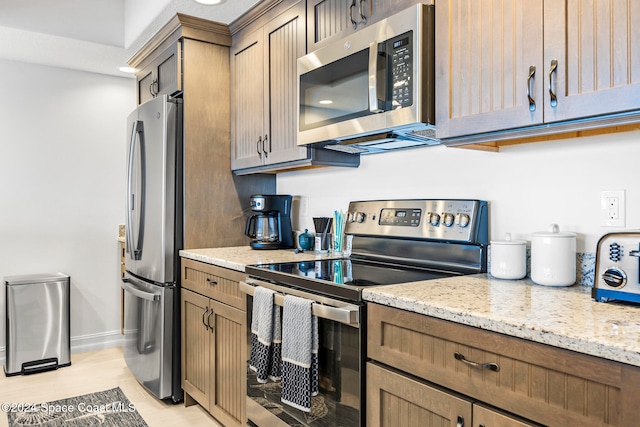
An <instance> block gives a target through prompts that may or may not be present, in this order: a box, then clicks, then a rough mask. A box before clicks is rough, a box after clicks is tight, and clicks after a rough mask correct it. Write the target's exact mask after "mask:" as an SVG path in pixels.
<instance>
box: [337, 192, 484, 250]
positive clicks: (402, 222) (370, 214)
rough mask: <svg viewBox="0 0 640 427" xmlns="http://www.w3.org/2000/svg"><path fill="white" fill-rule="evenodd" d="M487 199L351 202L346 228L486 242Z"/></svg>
mask: <svg viewBox="0 0 640 427" xmlns="http://www.w3.org/2000/svg"><path fill="white" fill-rule="evenodd" d="M487 227H488V206H487V202H485V201H481V200H461V199H448V200H447V199H444V200H440V199H438V200H436V199H408V200H368V201H359V202H351V203H350V204H349V211H348V214H347V224H346V227H345V231H346V233H347V234H354V235H373V236H387V237H398V238H412V239H429V240H445V241H456V242H470V243H484V240H485V236H486V234H487Z"/></svg>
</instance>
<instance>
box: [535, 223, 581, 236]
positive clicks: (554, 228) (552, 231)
mask: <svg viewBox="0 0 640 427" xmlns="http://www.w3.org/2000/svg"><path fill="white" fill-rule="evenodd" d="M533 236H535V237H552V238H556V239H562V238H575V237H576V233H572V232H570V231H562V232H561V231H560V227H558V224H551V225H550V226H549V229H548V230H547V231H536V232H535V233H533Z"/></svg>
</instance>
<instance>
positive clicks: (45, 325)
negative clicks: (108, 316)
mask: <svg viewBox="0 0 640 427" xmlns="http://www.w3.org/2000/svg"><path fill="white" fill-rule="evenodd" d="M69 281H70V277H69V276H68V275H66V274H61V273H56V274H29V275H22V276H8V277H5V278H4V284H5V307H6V316H5V319H6V335H5V337H6V358H5V365H4V373H5V375H7V376H10V375H20V374H22V375H25V374H32V373H36V372H41V371H48V370H51V369H58V368H59V367H62V366H69V365H71V357H70V354H71V349H70V341H69V335H70V333H69V305H70V303H69Z"/></svg>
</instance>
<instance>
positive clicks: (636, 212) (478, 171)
mask: <svg viewBox="0 0 640 427" xmlns="http://www.w3.org/2000/svg"><path fill="white" fill-rule="evenodd" d="M639 159H640V131H634V132H625V133H618V134H613V135H612V134H609V135H600V136H592V137H583V138H573V139H568V140H560V141H553V142H544V143H534V144H521V145H517V146H510V147H505V148H502V151H501V152H498V153H494V152H481V151H476V150H466V149H460V148H455V149H454V148H446V147H443V146H436V147H424V148H419V149H411V150H406V151H396V152H391V153H384V154H374V155H368V156H363V157H362V160H361V165H360V167H359V168H358V169H341V168H323V169H315V170H309V171H300V172H290V173H284V174H279V175H278V178H277V188H278V192H279V193H282V194H293V195H301V196H307V197H308V215H307V216H306V217H305V218H296V219H297V220H298V221H295V222H296V223H297V224H296V225H297V226H298V227H300V228H305V227H306V228H309V229H310V230H313V222H312V220H311V217H313V216H332V215H333V210H334V209H337V210H340V209H343V210H344V211H346V210H347V207H348V203H349V201H350V200H367V199H376V198H473V199H484V200H488V201H489V202H490V209H489V210H490V221H491V222H490V238H491V239H502V238H504V233H506V232H511V233H512V236H513V237H514V238H524V239H527V240H529V241H530V239H531V236H530V235H531V233H533V232H536V231H542V230H546V229H547V227H548V226H549V224H551V223H557V224H558V225H559V226H560V229H561V230H565V231H573V232H576V233H578V247H577V250H578V251H579V252H592V253H593V252H595V250H596V244H597V240H598V238H599V237H600V236H602V235H603V234H605V233H608V232H611V231H614V230H616V231H618V230H619V229H612V228H606V227H602V226H601V223H600V213H599V212H600V191H602V190H617V189H624V190H626V193H625V194H626V227H625V228H626V229H640V163H639V162H640V160H639ZM294 215H295V212H294Z"/></svg>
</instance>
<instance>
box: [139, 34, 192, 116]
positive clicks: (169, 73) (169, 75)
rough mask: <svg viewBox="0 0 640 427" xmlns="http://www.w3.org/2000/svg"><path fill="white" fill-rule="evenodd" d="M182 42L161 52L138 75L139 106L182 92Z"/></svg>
mask: <svg viewBox="0 0 640 427" xmlns="http://www.w3.org/2000/svg"><path fill="white" fill-rule="evenodd" d="M181 53H182V42H181V41H178V42H176V43H174V44H173V45H172V46H170V47H168V48H167V49H165V50H164V51H163V52H161V53H160V54H159V55H158V56H157V57H156V58H154V59H153V61H152V62H151V63H150V64H149V65H147V66H146V67H144V68H143V69H142V71H140V72H139V73H138V74H137V75H136V81H137V88H136V91H137V93H138V105H140V104H144V103H145V102H147V101H148V100H150V99H153V98H155V97H156V96H158V95H164V94H168V95H173V94H174V93H176V92H178V91H181V90H182V71H181V68H182V59H181V56H182V55H181Z"/></svg>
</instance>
